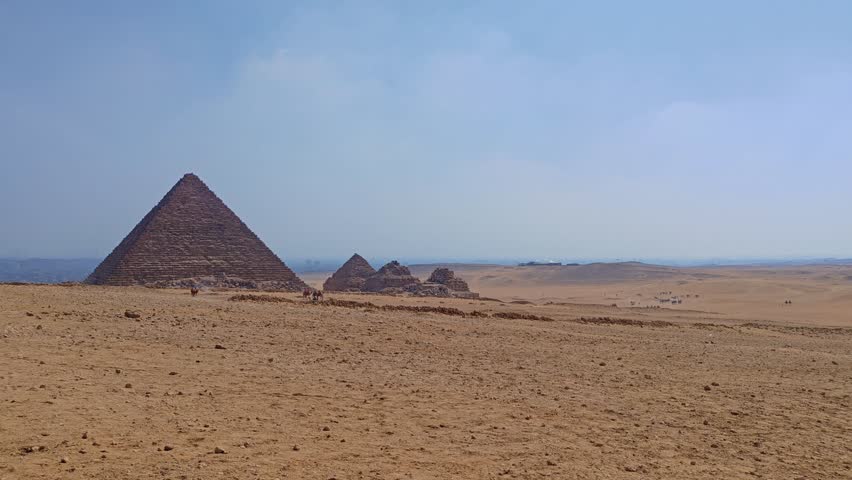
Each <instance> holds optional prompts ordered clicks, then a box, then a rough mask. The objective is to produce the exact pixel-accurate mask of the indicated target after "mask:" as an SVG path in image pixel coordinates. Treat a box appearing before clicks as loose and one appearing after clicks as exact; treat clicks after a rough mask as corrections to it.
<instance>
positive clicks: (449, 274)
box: [426, 268, 470, 292]
mask: <svg viewBox="0 0 852 480" xmlns="http://www.w3.org/2000/svg"><path fill="white" fill-rule="evenodd" d="M426 282H427V283H437V284H441V285H446V286H447V288H449V289H450V290H452V291H454V292H469V291H470V287H468V286H467V282H465V281H464V280H462V279H461V278H458V277H456V274H455V272H453V271H452V270H450V269H449V268H436V269H435V270H434V271H433V272H432V275H429V279H428V280H426Z"/></svg>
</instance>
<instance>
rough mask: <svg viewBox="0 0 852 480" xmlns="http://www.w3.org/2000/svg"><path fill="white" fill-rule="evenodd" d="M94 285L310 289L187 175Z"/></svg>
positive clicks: (92, 278)
mask: <svg viewBox="0 0 852 480" xmlns="http://www.w3.org/2000/svg"><path fill="white" fill-rule="evenodd" d="M85 282H86V283H89V284H95V285H147V286H158V287H189V286H193V285H200V286H222V287H237V288H257V289H263V290H286V291H299V290H301V289H303V288H306V287H307V285H306V284H305V283H304V282H303V281H302V280H301V279H299V277H297V276H296V274H295V273H293V271H292V270H290V269H289V268H288V267H287V265H285V264H284V262H282V261H281V259H280V258H278V256H276V255H275V254H274V253H273V252H272V250H270V249H269V248H268V247H267V246H266V245H265V244H264V243H263V242H262V241H261V240H260V239H259V238H258V237H257V236H256V235H255V234H254V233H253V232H252V231H251V230H250V229H249V228H248V227H247V226H246V225H245V224H244V223H243V222H242V221H241V220H240V219H239V217H237V215H236V214H234V212H232V211H231V209H229V208H228V207H227V206H226V205H225V204H224V202H222V200H220V199H219V197H217V196H216V194H214V193H213V192H212V191H211V190H210V189H209V188H207V185H205V184H204V182H202V181H201V179H200V178H198V177H197V176H195V175H193V174H191V173H188V174H186V175H184V176H183V178H181V179H180V180H179V181H178V182H177V183H176V184H175V186H174V187H172V189H171V190H169V192H168V193H167V194H166V196H165V197H163V199H162V200H160V202H159V203H158V204H157V205H156V206H155V207H154V208H153V209H152V210H151V211H150V212H148V214H147V215H145V217H144V218H142V220H141V221H140V222H139V223H138V224H137V225H136V227H135V228H134V229H133V230H132V231H131V232H130V233H129V234H128V235H127V236H126V237H125V238H124V240H122V241H121V243H120V244H119V245H118V246H117V247H116V248H115V250H113V251H112V253H110V254H109V256H107V258H106V259H104V261H103V262H101V264H100V265H98V267H97V268H96V269H95V271H94V272H92V274H91V275H89V277H88V278H87V279H86V281H85Z"/></svg>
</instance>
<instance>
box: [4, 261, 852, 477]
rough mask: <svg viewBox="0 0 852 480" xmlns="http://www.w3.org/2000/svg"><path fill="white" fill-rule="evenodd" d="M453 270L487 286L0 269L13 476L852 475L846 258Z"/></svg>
mask: <svg viewBox="0 0 852 480" xmlns="http://www.w3.org/2000/svg"><path fill="white" fill-rule="evenodd" d="M413 270H414V271H415V274H416V275H423V272H424V271H426V270H428V268H426V267H423V268H420V269H417V268H415V269H413ZM455 270H456V273H457V274H458V275H459V276H461V277H462V278H464V279H465V280H467V281H468V282H469V283H470V285H471V288H472V289H473V290H474V291H478V292H480V293H481V294H482V295H483V297H486V298H484V299H482V300H461V299H442V298H413V297H390V296H378V295H355V294H349V295H331V297H332V298H334V299H335V300H352V301H358V302H371V303H373V304H374V305H375V306H374V307H368V308H363V307H354V308H350V307H343V306H328V305H319V304H313V303H310V302H302V301H301V300H300V299H297V297H298V296H297V295H295V294H283V293H275V294H263V295H264V296H263V297H261V298H264V299H269V298H282V299H285V300H289V301H286V302H273V301H233V300H231V298H232V297H233V296H234V295H235V294H236V293H238V292H234V291H212V290H205V291H202V292H201V294H200V295H199V296H198V297H195V298H193V297H190V295H189V292H187V291H184V290H168V289H147V288H137V287H99V286H67V287H65V286H18V285H0V406H1V407H2V408H0V478H2V479H18V478H43V479H55V478H69V479H74V478H104V479H126V478H149V479H153V478H156V479H209V478H258V479H261V478H262V479H271V478H310V479H331V478H336V479H359V478H364V479H386V478H388V479H396V478H402V479H406V478H415V479H432V478H440V479H454V478H494V479H502V478H523V479H533V478H535V479H537V478H566V479H572V478H576V479H598V478H607V479H639V478H642V479H647V478H652V479H680V478H682V479H704V478H707V479H710V478H712V479H729V478H766V479H776V478H788V479H797V478H805V479H842V478H852V440H850V435H852V433H850V432H852V415H850V411H852V410H850V407H852V397H850V395H852V320H850V317H852V313H850V312H852V308H850V307H852V281H850V277H849V275H852V268H849V267H813V268H807V267H802V268H784V269H781V268H776V269H762V268H756V267H751V268H724V269H723V268H720V269H667V268H666V267H649V266H642V265H621V266H609V267H607V266H596V267H591V268H585V269H584V268H581V267H563V268H562V269H557V268H555V267H553V268H552V267H523V268H521V267H499V266H470V267H466V268H460V267H456V268H455ZM427 274H428V272H427ZM315 277H316V278H314V277H307V278H305V279H306V281H309V283H312V284H314V283H315V282H317V281H319V282H320V283H321V282H322V281H323V280H324V279H325V276H322V278H319V277H320V276H319V275H317V276H315ZM661 292H672V293H671V294H669V293H665V294H662V293H661ZM687 295H689V297H687ZM696 295H697V298H696ZM654 296H657V297H659V298H663V297H667V298H668V297H679V298H681V299H682V300H683V302H682V303H680V304H675V305H672V304H671V303H660V302H659V300H654V298H653V297H654ZM488 297H490V298H492V299H499V300H500V301H497V300H492V299H490V298H488ZM788 299H789V300H792V302H793V303H792V304H791V305H790V304H785V303H784V301H785V300H788ZM630 302H634V304H633V306H631V305H630ZM613 304H615V305H616V306H612V305H613ZM383 305H392V306H420V307H436V308H437V307H447V308H445V309H444V310H442V311H444V312H445V313H441V311H438V310H436V311H432V312H409V311H396V310H383V309H382V306H383ZM449 308H455V309H458V310H460V311H463V312H465V313H466V314H468V315H465V316H459V315H450V314H446V312H450V313H451V310H449ZM474 310H475V311H478V312H482V313H484V314H487V315H493V314H495V313H500V312H503V313H507V312H508V313H514V314H518V315H535V316H537V317H539V320H525V319H507V318H496V317H493V316H490V317H487V318H482V317H474V316H471V315H469V314H470V313H471V312H473V311H474ZM126 313H127V314H129V315H130V316H127V315H126ZM137 313H138V318H131V317H135V316H136V314H137ZM216 452H220V453H216Z"/></svg>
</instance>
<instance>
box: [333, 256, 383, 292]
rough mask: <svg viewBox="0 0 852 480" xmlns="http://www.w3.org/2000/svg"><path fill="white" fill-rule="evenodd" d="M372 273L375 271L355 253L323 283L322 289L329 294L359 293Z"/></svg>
mask: <svg viewBox="0 0 852 480" xmlns="http://www.w3.org/2000/svg"><path fill="white" fill-rule="evenodd" d="M374 273H376V270H375V269H374V268H373V267H372V266H371V265H370V263H369V262H367V260H365V259H364V257H362V256H361V255H358V254H357V253H356V254H355V255H352V258H350V259H349V260H347V261H346V263H344V264H343V265H342V266H341V267H340V268H338V269H337V271H336V272H334V274H333V275H332V276H331V277H329V278H328V280H326V281H325V283H324V284H323V285H322V289H323V290H327V291H329V292H346V291H360V290H362V289H363V288H364V282H366V281H367V278H368V277H370V276H371V275H373V274H374Z"/></svg>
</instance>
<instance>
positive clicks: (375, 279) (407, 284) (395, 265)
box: [364, 260, 420, 293]
mask: <svg viewBox="0 0 852 480" xmlns="http://www.w3.org/2000/svg"><path fill="white" fill-rule="evenodd" d="M418 286H420V279H418V278H417V277H415V276H414V275H412V274H411V271H410V270H408V267H406V266H404V265H400V263H399V262H398V261H396V260H394V261H392V262H390V263H388V264H386V265H385V266H383V267H382V268H380V269H379V271H378V272H376V273H374V274H373V275H371V276H370V277H369V278H367V280H366V281H365V282H364V290H365V291H367V292H376V293H402V292H404V291H412V290H416V289H417V287H418Z"/></svg>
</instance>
